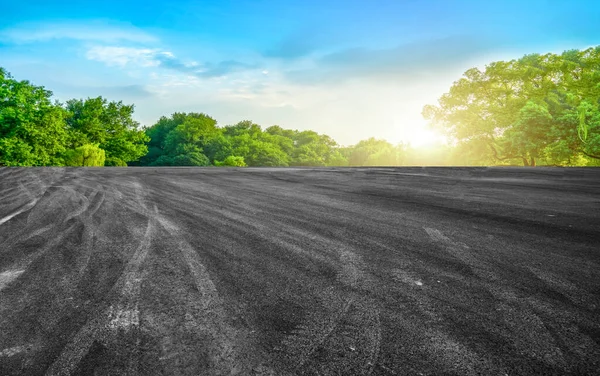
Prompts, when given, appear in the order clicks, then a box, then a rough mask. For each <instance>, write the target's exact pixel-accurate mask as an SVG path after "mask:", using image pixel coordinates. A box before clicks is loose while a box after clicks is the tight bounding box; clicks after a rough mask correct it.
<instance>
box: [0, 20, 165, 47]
mask: <svg viewBox="0 0 600 376" xmlns="http://www.w3.org/2000/svg"><path fill="white" fill-rule="evenodd" d="M0 39H2V40H3V41H5V42H11V43H33V42H47V41H51V40H55V39H72V40H79V41H95V42H105V43H114V42H123V41H128V42H136V43H151V42H155V41H157V38H156V37H154V36H152V35H150V34H148V33H145V32H144V31H142V30H140V29H138V28H136V27H134V26H132V25H131V24H128V23H121V22H114V21H102V20H91V21H85V22H83V21H67V22H53V23H50V22H43V23H23V24H19V25H16V26H14V27H12V28H8V29H4V30H0Z"/></svg>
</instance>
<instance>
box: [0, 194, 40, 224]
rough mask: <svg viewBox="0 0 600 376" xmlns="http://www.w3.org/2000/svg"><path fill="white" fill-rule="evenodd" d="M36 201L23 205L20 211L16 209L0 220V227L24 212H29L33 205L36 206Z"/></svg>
mask: <svg viewBox="0 0 600 376" xmlns="http://www.w3.org/2000/svg"><path fill="white" fill-rule="evenodd" d="M37 202H38V200H37V199H34V200H33V201H31V202H29V203H27V204H25V205H23V206H22V207H21V208H20V209H18V210H17V211H15V212H13V213H11V214H9V215H7V216H6V217H4V218H2V219H0V225H1V224H3V223H5V222H8V221H10V220H11V219H12V218H13V217H16V216H17V215H19V214H21V213H23V212H26V211H27V210H30V209H31V208H33V207H34V206H35V204H37Z"/></svg>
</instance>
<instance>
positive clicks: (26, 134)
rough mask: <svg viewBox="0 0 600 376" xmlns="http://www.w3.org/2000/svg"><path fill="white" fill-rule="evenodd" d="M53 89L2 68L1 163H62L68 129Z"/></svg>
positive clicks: (0, 110)
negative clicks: (15, 75)
mask: <svg viewBox="0 0 600 376" xmlns="http://www.w3.org/2000/svg"><path fill="white" fill-rule="evenodd" d="M51 96H52V92H50V91H48V90H45V89H44V88H43V87H40V86H34V85H32V84H30V83H29V82H28V81H17V80H15V79H13V78H12V76H11V75H10V74H8V72H6V71H5V70H4V69H2V68H0V165H4V166H51V165H55V166H57V165H58V166H60V165H62V164H63V161H62V158H61V157H60V156H61V154H62V153H63V152H64V151H65V149H66V148H65V146H66V140H67V138H68V135H67V131H66V129H65V127H64V119H65V112H64V110H63V109H62V108H61V107H60V106H57V105H55V104H53V103H52V102H51V100H50V99H51Z"/></svg>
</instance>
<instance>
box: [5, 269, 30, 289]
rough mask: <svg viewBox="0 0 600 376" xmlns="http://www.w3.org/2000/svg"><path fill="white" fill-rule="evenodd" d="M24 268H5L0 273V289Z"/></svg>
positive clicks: (15, 277)
mask: <svg viewBox="0 0 600 376" xmlns="http://www.w3.org/2000/svg"><path fill="white" fill-rule="evenodd" d="M24 271H25V270H7V271H5V272H2V273H0V290H2V289H3V288H4V287H6V286H7V285H8V284H9V283H11V282H12V281H14V280H15V279H17V278H18V277H19V276H20V275H21V274H23V272H24Z"/></svg>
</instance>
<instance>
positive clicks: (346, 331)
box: [282, 289, 381, 375]
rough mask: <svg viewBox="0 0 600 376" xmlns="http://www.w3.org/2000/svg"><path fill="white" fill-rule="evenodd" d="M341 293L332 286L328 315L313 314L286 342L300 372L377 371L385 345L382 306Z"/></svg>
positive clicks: (289, 353)
mask: <svg viewBox="0 0 600 376" xmlns="http://www.w3.org/2000/svg"><path fill="white" fill-rule="evenodd" d="M327 295H328V296H327ZM337 295H339V294H338V293H336V292H335V291H334V290H333V289H330V290H328V293H326V294H324V297H323V301H322V304H324V305H329V307H328V308H327V309H328V312H327V315H323V313H322V312H315V313H311V314H309V317H308V319H307V320H305V323H304V324H302V325H300V326H299V327H298V328H296V329H295V330H294V332H293V333H292V334H291V335H290V336H288V337H287V338H286V339H285V340H284V341H283V342H282V345H284V347H285V349H286V354H287V357H288V358H289V359H290V360H291V362H292V364H293V366H292V369H293V370H294V372H295V373H296V374H310V375H312V374H318V375H320V374H325V375H329V374H348V375H349V374H352V375H370V374H371V373H372V372H373V369H374V367H375V365H376V363H377V360H378V357H379V351H380V347H381V323H380V321H379V310H378V309H375V308H373V306H372V304H369V303H366V302H363V301H356V300H345V301H344V300H341V299H340V297H338V296H337ZM326 296H327V297H326ZM327 299H328V300H327Z"/></svg>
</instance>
